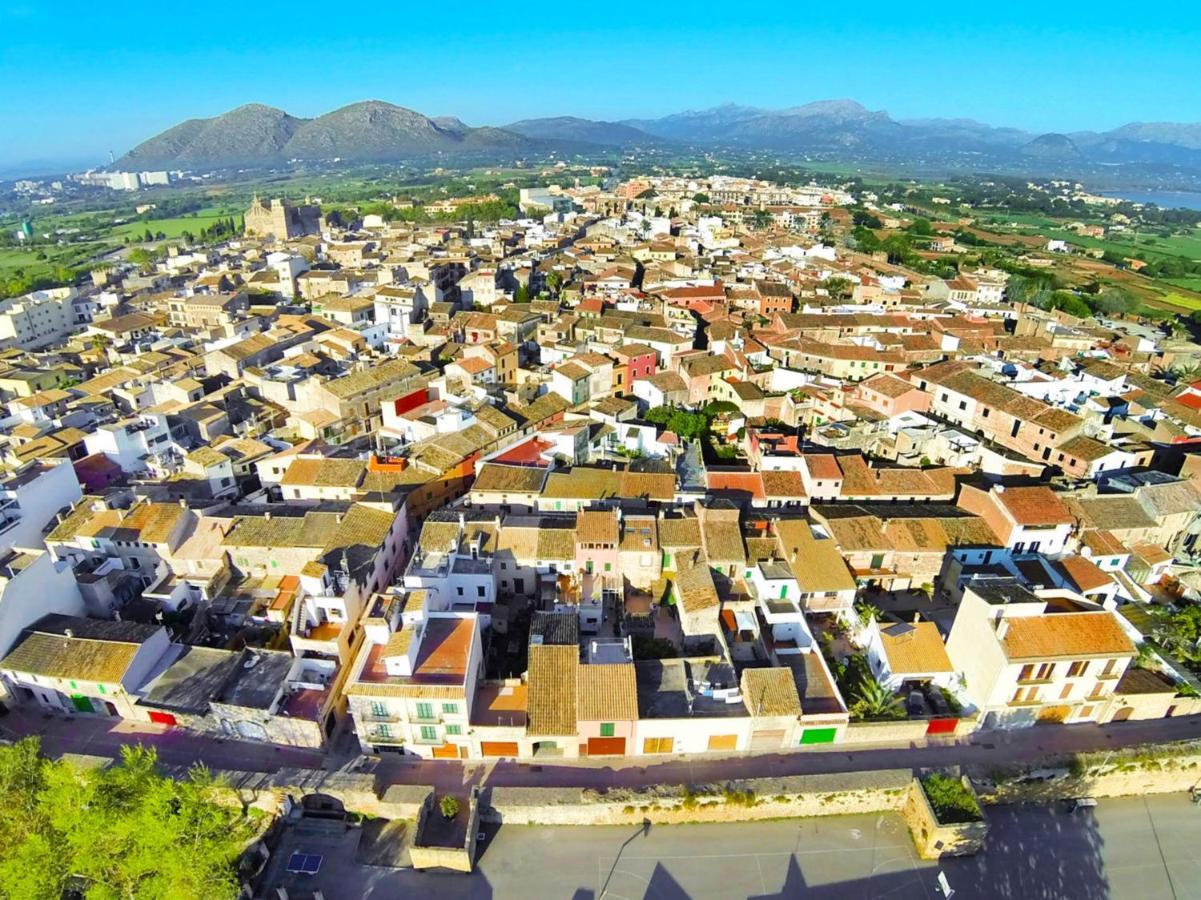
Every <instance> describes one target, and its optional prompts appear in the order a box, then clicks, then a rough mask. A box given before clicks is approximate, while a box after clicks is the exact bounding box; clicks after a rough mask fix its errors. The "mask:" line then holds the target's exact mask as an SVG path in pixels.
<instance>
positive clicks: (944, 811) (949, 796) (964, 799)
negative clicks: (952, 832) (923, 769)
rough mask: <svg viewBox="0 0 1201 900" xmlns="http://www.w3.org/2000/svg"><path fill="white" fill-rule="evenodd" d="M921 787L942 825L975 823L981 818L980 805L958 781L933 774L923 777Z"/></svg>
mask: <svg viewBox="0 0 1201 900" xmlns="http://www.w3.org/2000/svg"><path fill="white" fill-rule="evenodd" d="M921 786H922V790H923V791H925V792H926V799H927V800H929V801H930V806H931V807H933V808H934V814H935V815H936V816H937V817H938V821H939V822H941V823H942V824H944V825H951V824H955V823H959V822H977V821H979V820H980V819H981V818H982V816H983V814H982V813H981V811H980V804H979V803H978V802H977V801H976V798H975V796H974V795H973V794H972V792H971V791H969V790H968V789H967V788H966V787H965V786H964V784H963V782H962V781H961V780H960V779H958V778H954V777H952V776H950V775H940V774H939V773H937V772H935V773H932V774H930V775H926V776H924V777H923V778H922V779H921Z"/></svg>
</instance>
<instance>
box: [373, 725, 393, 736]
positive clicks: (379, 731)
mask: <svg viewBox="0 0 1201 900" xmlns="http://www.w3.org/2000/svg"><path fill="white" fill-rule="evenodd" d="M375 733H376V736H378V737H382V738H390V737H392V729H391V728H390V727H389V726H387V725H376V726H375Z"/></svg>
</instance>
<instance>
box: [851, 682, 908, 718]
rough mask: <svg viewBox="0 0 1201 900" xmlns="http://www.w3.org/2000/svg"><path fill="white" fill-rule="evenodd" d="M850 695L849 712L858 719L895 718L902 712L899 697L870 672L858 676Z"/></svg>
mask: <svg viewBox="0 0 1201 900" xmlns="http://www.w3.org/2000/svg"><path fill="white" fill-rule="evenodd" d="M852 696H853V697H854V702H853V703H852V704H851V714H852V715H854V716H857V717H858V718H860V719H896V718H900V717H901V716H902V715H903V714H904V711H903V709H902V707H901V701H900V699H899V698H898V697H897V696H896V695H895V694H893V693H892V692H891V691H889V690H888V689H887V688H886V687H884V685H882V684H880V682H878V681H876V679H875V678H873V677H872V676H871V673H865V674H863V675H862V676H861V677H860V679H859V683H858V685H856V688H855V691H854V693H853V694H852Z"/></svg>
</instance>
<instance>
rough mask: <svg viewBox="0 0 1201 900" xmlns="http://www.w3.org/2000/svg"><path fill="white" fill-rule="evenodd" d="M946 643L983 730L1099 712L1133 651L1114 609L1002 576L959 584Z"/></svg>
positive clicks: (1091, 717)
mask: <svg viewBox="0 0 1201 900" xmlns="http://www.w3.org/2000/svg"><path fill="white" fill-rule="evenodd" d="M946 650H947V655H948V656H949V657H950V660H951V662H952V664H953V665H954V667H955V669H956V671H958V672H961V673H962V674H963V676H964V678H965V681H966V686H965V688H964V690H965V691H966V692H967V695H968V697H970V699H971V702H972V704H973V705H974V706H975V707H976V708H977V710H978V712H979V714H980V717H981V719H982V723H983V727H984V728H986V729H987V728H1018V727H1024V726H1027V725H1033V724H1035V723H1038V722H1068V723H1074V722H1095V721H1098V720H1101V719H1104V718H1105V717H1106V714H1107V710H1108V708H1109V706H1110V704H1111V703H1112V702H1113V695H1114V686H1115V685H1116V684H1117V683H1118V681H1119V680H1120V679H1121V678H1122V676H1123V674H1125V672H1126V669H1127V668H1128V667H1129V666H1130V663H1131V662H1132V661H1133V660H1134V658H1135V656H1136V655H1137V651H1136V649H1135V646H1134V643H1133V642H1132V641H1131V639H1130V638H1129V637H1128V636H1127V634H1126V631H1125V629H1124V628H1123V627H1122V624H1121V623H1120V622H1119V620H1118V616H1117V615H1116V614H1115V613H1113V612H1110V611H1108V610H1102V609H1099V608H1098V607H1096V606H1094V605H1092V604H1087V603H1083V602H1081V601H1077V600H1073V599H1072V598H1071V595H1063V594H1059V593H1056V592H1054V591H1043V592H1039V593H1035V592H1033V591H1030V590H1028V589H1027V588H1025V587H1022V586H1021V584H1020V583H1018V582H1017V581H1015V580H1013V579H1005V578H997V579H977V580H975V581H973V582H971V583H970V584H968V585H967V586H966V587H965V589H964V594H963V599H962V600H961V601H960V604H959V607H958V608H957V610H956V612H955V620H954V623H953V624H952V626H951V632H950V635H949V636H948V638H947V645H946Z"/></svg>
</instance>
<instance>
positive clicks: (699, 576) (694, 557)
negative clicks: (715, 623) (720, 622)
mask: <svg viewBox="0 0 1201 900" xmlns="http://www.w3.org/2000/svg"><path fill="white" fill-rule="evenodd" d="M676 569H677V571H676V574H675V579H674V580H675V590H676V594H677V595H678V597H679V599H680V605H681V606H683V607H684V612H687V613H693V612H700V611H702V610H706V609H716V608H717V607H718V606H719V605H720V604H721V600H720V599H719V598H718V596H717V588H716V587H715V586H714V584H713V573H712V572H711V571H710V570H709V560H708V559H706V558H705V554H704V553H702V552H700V551H699V550H696V551H692V552H689V553H682V554H680V556H679V558H678V559H677V561H676Z"/></svg>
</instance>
